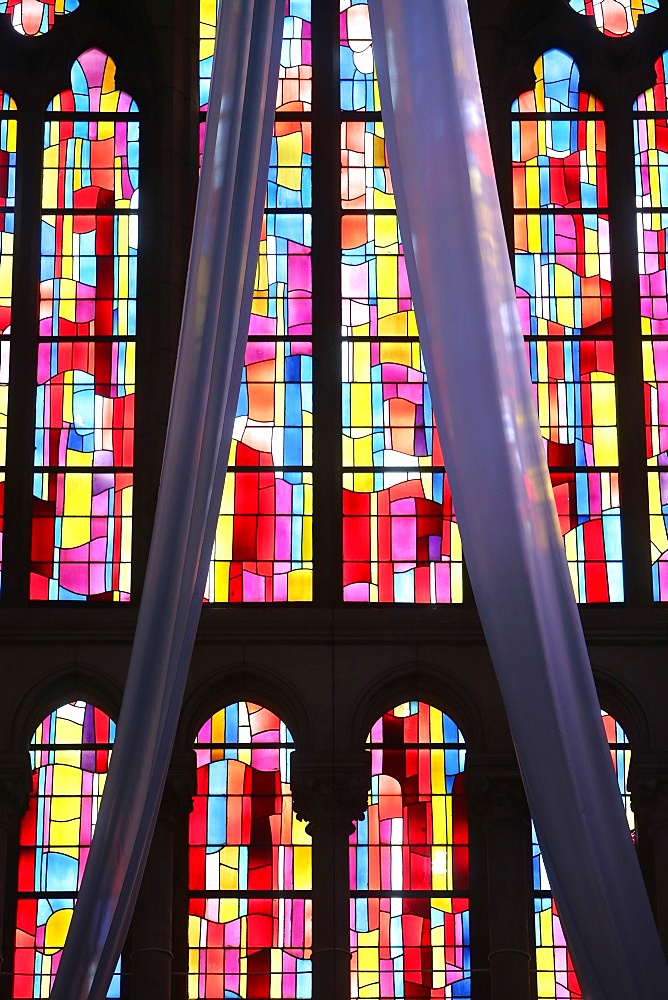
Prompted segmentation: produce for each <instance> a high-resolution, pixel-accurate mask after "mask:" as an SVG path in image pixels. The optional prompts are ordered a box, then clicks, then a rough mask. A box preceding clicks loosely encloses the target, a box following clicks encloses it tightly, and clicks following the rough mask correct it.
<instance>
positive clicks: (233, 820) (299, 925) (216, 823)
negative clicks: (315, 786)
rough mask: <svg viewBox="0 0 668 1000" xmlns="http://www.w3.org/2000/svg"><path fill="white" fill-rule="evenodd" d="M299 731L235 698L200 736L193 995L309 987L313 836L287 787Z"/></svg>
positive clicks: (269, 993) (210, 997)
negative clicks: (299, 817) (300, 818)
mask: <svg viewBox="0 0 668 1000" xmlns="http://www.w3.org/2000/svg"><path fill="white" fill-rule="evenodd" d="M292 749H293V742H292V737H291V735H290V733H289V731H288V730H287V728H286V727H285V725H284V724H283V723H282V722H281V721H280V719H279V718H278V717H277V716H276V715H274V713H273V712H270V711H269V710H268V709H266V708H261V707H260V706H259V705H254V704H252V703H250V702H245V701H242V702H237V703H235V704H233V705H228V707H227V708H225V709H222V710H221V711H220V712H217V713H216V714H215V715H214V716H213V717H212V718H210V719H209V720H208V721H207V722H206V723H205V724H204V725H203V726H202V728H201V729H200V731H199V733H198V735H197V740H196V743H195V751H196V754H197V794H196V796H195V803H194V810H193V813H192V816H191V820H190V876H189V877H190V927H189V946H190V963H189V973H188V996H189V997H197V998H200V997H201V998H207V1000H222V998H223V997H244V998H248V1000H251V998H258V1000H259V998H262V1000H267V998H269V997H280V998H282V1000H289V998H296V997H299V998H308V997H310V996H311V900H310V895H311V838H310V837H309V836H308V835H307V834H306V832H305V824H304V823H302V822H300V821H298V820H297V819H296V818H295V814H294V812H293V810H292V796H291V793H290V756H291V754H292Z"/></svg>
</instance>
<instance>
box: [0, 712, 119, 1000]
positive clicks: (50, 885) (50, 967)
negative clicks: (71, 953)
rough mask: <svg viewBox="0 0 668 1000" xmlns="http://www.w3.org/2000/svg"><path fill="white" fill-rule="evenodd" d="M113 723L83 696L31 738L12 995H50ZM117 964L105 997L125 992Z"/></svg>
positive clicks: (101, 786) (46, 721) (45, 722)
mask: <svg viewBox="0 0 668 1000" xmlns="http://www.w3.org/2000/svg"><path fill="white" fill-rule="evenodd" d="M115 731H116V727H115V725H114V723H113V722H112V721H111V719H110V718H109V716H108V715H106V714H105V713H104V712H102V711H100V709H98V708H95V707H94V706H93V705H91V704H87V703H86V702H83V701H77V702H72V703H70V704H68V705H63V706H62V707H61V708H58V709H56V710H55V711H53V712H51V713H50V714H49V715H47V717H46V718H45V719H44V720H43V722H41V723H40V725H39V726H38V727H37V729H36V730H35V733H34V735H33V737H32V740H31V742H30V756H31V760H32V768H33V788H32V795H31V796H30V803H29V806H28V811H27V812H26V814H25V816H24V817H23V819H22V821H21V831H20V838H19V883H18V911H17V919H16V948H15V951H14V985H13V993H12V996H14V997H16V998H20V997H47V996H49V994H50V992H51V986H52V985H53V980H54V977H55V974H56V972H57V970H58V964H59V962H60V956H61V953H62V949H63V945H64V944H65V938H66V937H67V932H68V929H69V926H70V921H71V919H72V912H73V909H74V905H75V902H76V897H77V892H78V890H79V886H80V885H81V879H82V877H83V872H84V868H85V867H86V861H87V859H88V852H89V848H90V843H91V838H92V836H93V833H94V830H95V823H96V820H97V814H98V810H99V807H100V801H101V798H102V792H103V790H104V782H105V779H106V775H107V769H108V766H109V758H110V755H111V745H112V743H113V742H114V735H115ZM120 989H121V980H120V962H119V965H118V966H117V968H116V972H115V973H114V976H113V979H112V982H111V986H110V988H109V992H108V993H107V996H108V997H120V996H121V992H120Z"/></svg>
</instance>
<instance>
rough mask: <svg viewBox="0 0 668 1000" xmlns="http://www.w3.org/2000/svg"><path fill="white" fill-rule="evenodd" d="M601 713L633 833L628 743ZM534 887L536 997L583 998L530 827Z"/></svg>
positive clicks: (542, 999) (615, 724)
mask: <svg viewBox="0 0 668 1000" xmlns="http://www.w3.org/2000/svg"><path fill="white" fill-rule="evenodd" d="M601 716H602V719H603V726H604V728H605V734H606V737H607V740H608V744H609V746H610V756H611V757H612V764H613V767H614V769H615V774H616V776H617V783H618V786H619V794H620V795H621V797H622V801H623V803H624V808H625V810H626V818H627V820H628V824H629V828H630V830H631V832H632V835H634V831H635V818H634V816H633V812H632V810H631V796H630V794H629V791H628V774H629V765H630V763H631V747H630V745H629V741H628V738H627V736H626V733H625V732H624V730H623V729H622V727H621V726H620V725H619V723H618V722H617V721H616V720H615V719H614V718H613V717H612V716H611V715H608V713H607V712H601ZM533 888H534V907H535V928H536V970H537V978H538V1000H582V990H581V989H580V985H579V983H578V979H577V976H576V975H575V970H574V969H573V962H572V960H571V956H570V953H569V951H568V946H567V944H566V938H565V936H564V932H563V929H562V926H561V921H560V920H559V914H558V912H557V907H556V904H555V902H554V900H553V898H552V895H551V891H550V883H549V880H548V877H547V874H546V872H545V867H544V864H543V856H542V853H541V850H540V846H539V844H538V838H537V836H536V831H535V829H533Z"/></svg>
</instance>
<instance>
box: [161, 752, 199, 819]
mask: <svg viewBox="0 0 668 1000" xmlns="http://www.w3.org/2000/svg"><path fill="white" fill-rule="evenodd" d="M196 792H197V758H196V756H195V751H194V750H186V751H185V753H174V754H172V759H171V762H170V765H169V771H168V772H167V780H166V782H165V790H164V792H163V794H162V803H161V805H160V816H161V818H162V819H164V820H167V821H168V822H172V823H173V822H175V821H176V820H177V819H179V818H181V817H184V816H188V815H189V814H190V813H191V812H192V810H193V798H194V796H195V793H196Z"/></svg>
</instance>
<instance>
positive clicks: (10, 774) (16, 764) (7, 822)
mask: <svg viewBox="0 0 668 1000" xmlns="http://www.w3.org/2000/svg"><path fill="white" fill-rule="evenodd" d="M31 791H32V770H31V767H30V754H29V753H28V752H27V751H26V752H25V753H15V754H11V753H10V754H2V755H1V756H0V829H3V830H8V829H9V828H10V826H11V825H12V824H13V823H15V822H16V821H17V820H19V819H21V817H22V816H23V814H24V812H25V811H26V809H27V808H28V799H29V797H30V792H31Z"/></svg>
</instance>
